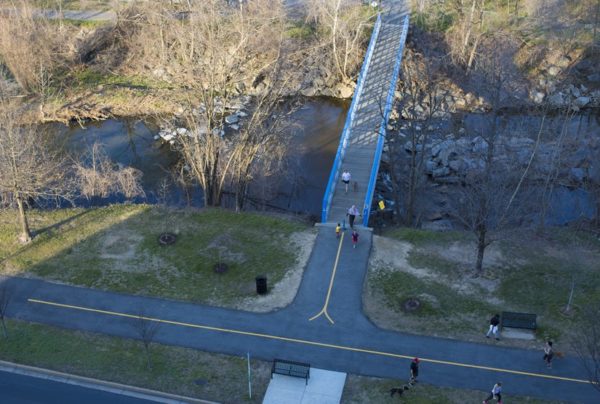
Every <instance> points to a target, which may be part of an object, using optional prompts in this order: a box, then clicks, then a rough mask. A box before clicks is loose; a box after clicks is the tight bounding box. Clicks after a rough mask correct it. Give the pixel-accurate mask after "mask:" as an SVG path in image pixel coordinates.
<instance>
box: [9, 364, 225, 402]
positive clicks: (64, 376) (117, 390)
mask: <svg viewBox="0 0 600 404" xmlns="http://www.w3.org/2000/svg"><path fill="white" fill-rule="evenodd" d="M0 371H3V372H9V373H15V374H20V375H25V376H30V377H36V378H38V379H47V380H52V381H55V382H60V383H67V384H72V385H75V386H81V387H85V388H88V389H93V390H101V391H106V392H109V393H114V394H120V395H123V396H128V397H134V398H140V399H144V400H149V401H154V402H157V403H165V404H188V403H189V404H218V403H216V402H214V401H206V400H200V399H196V398H191V397H185V396H180V395H177V394H170V393H163V392H161V391H156V390H150V389H145V388H143V387H136V386H128V385H126V384H120V383H115V382H108V381H105V380H99V379H92V378H89V377H83V376H77V375H72V374H69V373H62V372H58V371H55V370H49V369H43V368H37V367H34V366H28V365H20V364H17V363H12V362H6V361H2V360H0Z"/></svg>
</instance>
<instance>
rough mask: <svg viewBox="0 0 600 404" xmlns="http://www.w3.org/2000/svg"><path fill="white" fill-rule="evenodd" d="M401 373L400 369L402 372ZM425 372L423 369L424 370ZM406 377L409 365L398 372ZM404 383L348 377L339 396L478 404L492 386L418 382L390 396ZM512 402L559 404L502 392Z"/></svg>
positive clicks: (349, 400)
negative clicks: (436, 384) (478, 387)
mask: <svg viewBox="0 0 600 404" xmlns="http://www.w3.org/2000/svg"><path fill="white" fill-rule="evenodd" d="M401 371H402V369H401ZM424 371H425V370H424ZM400 374H402V375H406V376H408V364H406V372H405V373H400ZM405 382H406V379H402V378H401V379H400V380H391V379H380V378H375V377H364V376H355V375H348V378H347V379H346V384H345V385H344V391H343V394H342V403H344V404H362V403H378V404H386V403H410V404H430V403H436V404H464V403H480V402H481V401H482V400H483V399H484V398H485V397H486V396H487V394H488V392H489V390H490V389H491V387H492V386H489V387H488V386H481V391H478V390H467V389H456V388H449V387H437V386H432V385H428V384H423V383H419V384H417V385H416V386H414V387H413V388H412V389H410V390H409V391H407V392H405V393H404V394H403V396H402V397H398V395H396V396H394V397H390V393H389V391H390V389H391V388H393V387H400V386H402V385H403V384H404V383H405ZM505 397H506V400H508V401H510V402H515V403H530V404H542V403H546V404H550V403H559V402H558V401H548V400H538V399H535V398H532V397H526V396H516V397H515V396H512V395H510V393H506V394H505V393H503V394H502V398H503V399H504V398H505Z"/></svg>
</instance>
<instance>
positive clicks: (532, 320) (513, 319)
mask: <svg viewBox="0 0 600 404" xmlns="http://www.w3.org/2000/svg"><path fill="white" fill-rule="evenodd" d="M500 324H501V326H502V328H504V327H509V328H522V329H526V330H532V331H535V330H536V328H537V315H536V314H531V313H515V312H511V311H503V312H502V316H501V317H500Z"/></svg>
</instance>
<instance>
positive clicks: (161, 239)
mask: <svg viewBox="0 0 600 404" xmlns="http://www.w3.org/2000/svg"><path fill="white" fill-rule="evenodd" d="M175 240H177V236H176V235H174V234H173V233H163V234H161V235H160V236H158V244H160V245H171V244H173V243H174V242H175Z"/></svg>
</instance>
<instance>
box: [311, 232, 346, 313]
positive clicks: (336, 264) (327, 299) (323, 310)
mask: <svg viewBox="0 0 600 404" xmlns="http://www.w3.org/2000/svg"><path fill="white" fill-rule="evenodd" d="M344 234H345V233H342V236H341V237H340V242H339V245H338V250H337V255H336V256H335V263H334V264H333V271H332V272H331V279H329V289H327V296H326V297H325V304H323V308H322V309H321V311H320V312H318V313H317V314H315V315H314V316H312V317H311V318H309V319H308V321H313V320H314V319H316V318H319V317H320V316H322V315H323V314H324V315H325V317H327V320H329V322H330V323H331V324H334V321H333V320H332V319H331V317H329V313H328V312H327V307H328V306H329V297H330V296H331V289H333V280H334V279H335V273H336V271H337V266H338V262H339V261H340V253H341V252H342V244H343V242H344Z"/></svg>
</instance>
